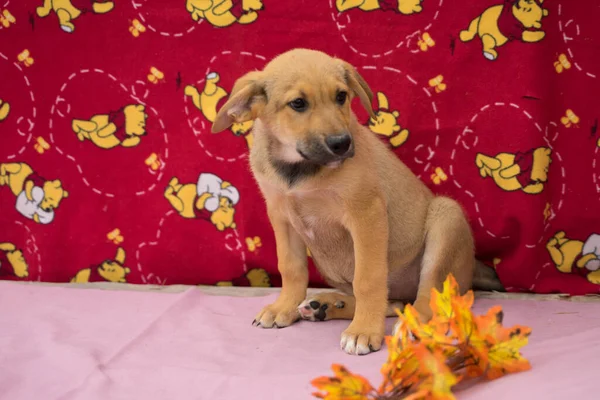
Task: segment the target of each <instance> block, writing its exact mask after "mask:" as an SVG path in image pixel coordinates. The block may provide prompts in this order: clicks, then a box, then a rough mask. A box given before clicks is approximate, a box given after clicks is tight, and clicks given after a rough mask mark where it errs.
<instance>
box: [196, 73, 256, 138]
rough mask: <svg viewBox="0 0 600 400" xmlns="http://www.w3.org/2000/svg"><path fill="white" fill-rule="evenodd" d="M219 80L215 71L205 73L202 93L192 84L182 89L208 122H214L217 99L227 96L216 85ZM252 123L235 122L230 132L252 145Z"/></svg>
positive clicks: (224, 91)
mask: <svg viewBox="0 0 600 400" xmlns="http://www.w3.org/2000/svg"><path fill="white" fill-rule="evenodd" d="M220 80H221V76H220V75H219V74H218V73H217V72H211V73H209V74H208V75H206V80H205V82H204V88H203V89H202V93H200V92H199V91H198V89H197V88H196V87H194V86H192V85H188V86H186V87H185V89H184V93H185V95H186V96H188V97H190V99H191V100H192V103H194V106H195V107H196V108H197V109H198V110H200V111H201V112H202V115H204V118H206V119H207V120H208V121H209V122H215V118H216V117H217V105H218V104H219V101H221V100H222V99H224V98H226V97H227V96H228V93H227V91H226V90H225V89H223V88H222V87H220V86H218V85H217V83H219V81H220ZM253 124H254V122H253V121H246V122H242V123H237V122H236V123H234V124H233V125H232V126H231V132H233V134H234V135H235V136H244V137H245V138H246V144H247V145H248V148H251V147H252V138H253V137H252V133H251V132H250V130H251V129H252V125H253Z"/></svg>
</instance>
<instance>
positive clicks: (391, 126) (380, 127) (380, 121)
mask: <svg viewBox="0 0 600 400" xmlns="http://www.w3.org/2000/svg"><path fill="white" fill-rule="evenodd" d="M377 103H378V104H379V109H378V110H377V112H376V114H375V118H370V119H369V129H371V131H373V132H375V133H376V134H378V135H382V136H385V137H388V138H390V144H391V145H392V146H393V147H399V146H402V145H403V144H404V142H406V140H407V139H408V129H402V128H401V127H400V125H398V117H399V116H400V113H399V112H398V111H396V110H394V111H390V104H389V101H388V99H387V97H386V96H385V94H383V93H382V92H378V93H377Z"/></svg>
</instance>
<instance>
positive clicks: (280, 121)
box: [212, 49, 375, 166]
mask: <svg viewBox="0 0 600 400" xmlns="http://www.w3.org/2000/svg"><path fill="white" fill-rule="evenodd" d="M354 97H358V98H359V99H360V101H361V103H362V105H363V107H364V108H365V109H366V110H367V111H368V112H369V115H370V116H371V117H375V114H374V113H373V109H372V107H371V102H372V98H373V93H372V92H371V89H369V86H368V85H367V83H366V82H365V80H364V79H363V78H362V77H361V76H360V75H359V74H358V72H357V71H356V69H354V67H352V66H351V65H350V64H348V63H347V62H345V61H342V60H340V59H336V58H333V57H330V56H328V55H327V54H325V53H321V52H319V51H313V50H305V49H296V50H292V51H289V52H287V53H284V54H282V55H280V56H278V57H276V58H275V59H273V60H272V61H271V62H270V63H269V64H268V65H267V66H266V67H265V68H264V70H262V71H252V72H249V73H247V74H246V75H244V76H242V77H241V78H240V79H239V80H238V81H237V82H236V83H235V85H234V87H233V90H232V91H231V96H230V97H229V100H228V101H227V103H225V105H224V106H223V107H222V108H221V109H220V110H219V112H218V114H217V117H216V119H215V122H214V123H213V126H212V131H213V133H216V132H221V131H223V130H225V129H227V128H229V127H230V126H231V125H232V124H233V123H241V122H245V121H249V120H253V119H257V118H258V119H260V121H261V123H262V126H263V127H264V128H265V129H264V131H266V132H267V134H269V135H270V136H271V138H270V139H271V143H272V149H270V150H271V152H272V153H273V156H274V157H276V158H277V159H278V160H279V161H283V162H287V163H300V162H308V163H312V164H317V165H330V166H334V165H337V164H339V163H340V162H342V161H343V160H344V159H346V158H349V157H352V156H353V155H354V138H353V136H352V135H353V134H352V132H351V129H350V127H351V124H352V123H353V122H354V121H355V117H354V115H353V113H352V110H351V107H350V103H351V101H352V99H353V98H354ZM261 133H262V132H261Z"/></svg>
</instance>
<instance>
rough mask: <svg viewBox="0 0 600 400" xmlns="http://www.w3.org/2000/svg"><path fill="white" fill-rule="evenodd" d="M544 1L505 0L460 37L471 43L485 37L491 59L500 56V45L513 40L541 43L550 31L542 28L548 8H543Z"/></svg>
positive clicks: (486, 11)
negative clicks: (477, 37)
mask: <svg viewBox="0 0 600 400" xmlns="http://www.w3.org/2000/svg"><path fill="white" fill-rule="evenodd" d="M543 2H544V0H504V3H503V4H498V5H495V6H491V7H489V8H488V9H486V10H485V11H484V12H483V13H482V14H481V15H480V16H478V17H477V18H475V19H474V20H473V21H471V23H470V24H469V27H468V28H467V29H466V30H464V31H461V32H460V35H459V36H460V40H461V41H462V42H469V41H471V40H473V38H474V37H475V36H479V37H480V38H481V43H482V45H483V56H484V57H485V58H487V59H488V60H495V59H496V58H498V52H497V51H496V48H498V47H500V46H503V45H505V44H506V43H507V42H510V41H513V40H521V41H523V42H527V43H534V42H539V41H540V40H542V39H543V38H544V36H545V35H546V33H545V32H544V31H542V30H540V29H541V27H542V18H543V17H545V16H547V15H548V10H546V9H545V8H542V3H543Z"/></svg>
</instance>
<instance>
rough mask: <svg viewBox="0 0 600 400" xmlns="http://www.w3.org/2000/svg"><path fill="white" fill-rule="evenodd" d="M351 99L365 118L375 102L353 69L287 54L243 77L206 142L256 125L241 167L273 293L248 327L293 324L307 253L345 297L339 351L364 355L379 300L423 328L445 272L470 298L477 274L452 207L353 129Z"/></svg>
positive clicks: (379, 317) (379, 321) (372, 347)
mask: <svg viewBox="0 0 600 400" xmlns="http://www.w3.org/2000/svg"><path fill="white" fill-rule="evenodd" d="M355 96H358V97H359V99H360V101H361V103H362V105H363V106H364V107H365V108H366V110H367V111H368V112H369V114H370V116H371V117H372V118H374V117H375V114H374V112H373V110H372V107H371V101H372V92H371V90H370V89H369V87H368V85H367V83H366V82H365V81H364V79H363V78H362V77H361V76H360V75H359V74H358V72H357V71H356V70H355V69H354V68H353V67H352V66H351V65H350V64H348V63H346V62H344V61H342V60H339V59H335V58H332V57H330V56H328V55H326V54H324V53H321V52H318V51H312V50H305V49H297V50H292V51H290V52H287V53H284V54H282V55H280V56H279V57H277V58H275V59H274V60H273V61H271V62H270V63H269V64H268V65H267V66H266V67H265V69H264V70H263V71H253V72H249V73H248V74H246V75H244V76H243V77H241V78H240V79H239V80H238V81H237V82H236V83H235V85H234V87H233V90H232V93H231V96H230V97H229V100H228V101H227V103H226V104H225V105H224V106H223V107H222V108H221V110H219V112H218V114H217V117H216V119H215V121H214V124H213V127H212V130H213V132H221V131H223V130H225V129H227V128H228V127H229V126H231V125H232V124H233V123H235V122H237V123H240V122H244V121H249V120H252V119H254V120H255V122H254V130H253V134H254V137H255V139H254V140H255V141H254V146H253V147H252V149H251V152H250V164H251V168H252V172H253V173H254V176H255V178H256V180H257V182H258V184H259V186H260V188H261V191H262V192H263V195H264V197H265V199H266V203H267V211H268V216H269V219H270V221H271V224H272V226H273V230H274V232H275V239H276V242H277V257H278V268H279V271H280V272H281V276H282V290H281V294H280V295H279V297H278V298H277V300H276V301H275V303H273V304H271V305H268V306H267V307H265V308H264V309H263V310H262V311H261V312H260V313H259V314H258V315H257V316H256V320H255V321H254V323H255V324H256V325H258V326H262V327H263V328H272V327H277V328H281V327H285V326H288V325H290V324H292V323H293V322H295V321H297V320H298V319H299V312H298V306H299V305H300V304H301V303H302V301H303V300H304V299H305V297H306V290H307V285H308V272H307V254H306V247H308V248H309V249H310V252H311V254H312V257H313V259H314V261H315V263H316V265H317V266H318V268H319V270H320V272H321V274H322V275H323V277H324V278H325V279H326V280H327V282H328V283H329V284H330V285H332V286H333V287H336V288H338V289H339V290H341V291H342V292H343V294H341V293H340V294H336V296H335V297H334V298H332V301H333V302H332V304H331V307H330V308H331V309H334V308H336V307H338V306H340V305H342V302H343V306H342V307H340V308H345V307H346V304H348V305H351V306H352V307H347V308H345V310H344V312H343V313H341V315H340V316H339V317H340V318H351V319H352V322H351V323H350V326H349V327H348V328H347V329H346V330H345V331H344V332H343V333H342V338H341V347H342V348H343V349H344V350H345V351H346V352H347V353H351V354H367V353H369V352H371V351H376V350H379V349H380V347H381V344H382V340H383V337H384V326H385V317H386V315H390V314H391V312H392V310H391V307H389V305H388V299H393V300H402V301H411V300H414V305H415V307H416V308H417V310H418V311H419V312H420V313H421V314H422V316H423V318H424V319H426V320H427V319H429V318H431V311H430V309H429V305H428V303H429V296H430V291H431V288H434V287H435V288H441V286H442V283H443V281H444V279H445V278H446V276H447V275H448V273H450V272H451V273H453V274H454V276H455V277H456V279H457V281H458V283H459V285H460V288H461V290H463V291H466V290H468V289H470V288H471V283H472V279H473V273H474V271H475V264H476V262H475V258H474V246H473V238H472V235H471V230H470V227H469V224H468V222H467V220H466V218H465V215H464V213H463V210H462V209H461V207H460V206H459V205H458V203H456V202H455V201H453V200H451V199H449V198H445V197H435V196H434V195H433V194H432V193H431V192H430V191H429V189H428V188H427V187H426V186H425V185H424V184H423V183H422V182H421V181H420V180H419V179H418V178H417V177H416V176H415V175H414V174H413V173H412V172H411V171H410V170H409V169H408V168H407V167H406V166H405V165H404V164H403V163H402V162H400V160H399V159H398V158H397V157H396V156H395V155H394V153H392V152H391V151H390V150H388V148H387V147H386V146H385V145H384V144H383V143H382V142H381V141H380V139H378V138H377V136H376V135H375V134H374V133H372V132H371V131H370V130H369V129H368V128H366V127H364V126H361V124H360V123H359V122H358V121H357V119H356V116H355V115H354V114H353V112H352V110H351V108H350V103H351V101H352V99H353V98H354V97H355ZM492 275H493V274H492ZM326 296H327V295H325V297H324V298H326ZM340 301H341V302H340ZM318 319H321V318H318ZM323 319H325V318H323Z"/></svg>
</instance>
